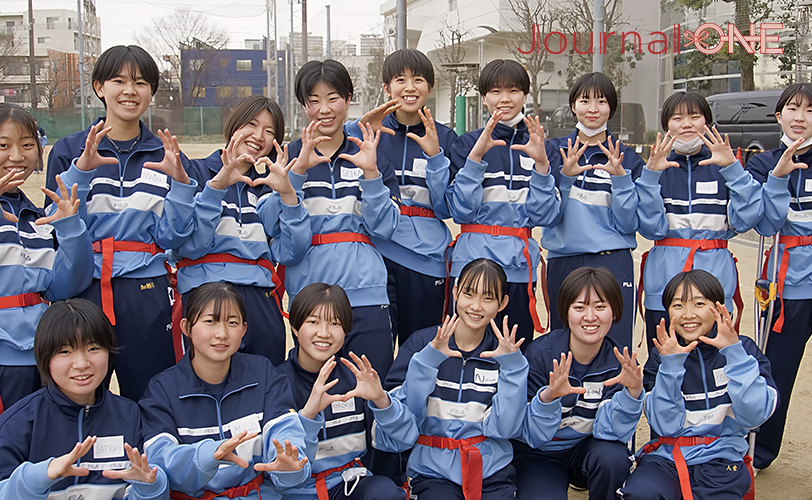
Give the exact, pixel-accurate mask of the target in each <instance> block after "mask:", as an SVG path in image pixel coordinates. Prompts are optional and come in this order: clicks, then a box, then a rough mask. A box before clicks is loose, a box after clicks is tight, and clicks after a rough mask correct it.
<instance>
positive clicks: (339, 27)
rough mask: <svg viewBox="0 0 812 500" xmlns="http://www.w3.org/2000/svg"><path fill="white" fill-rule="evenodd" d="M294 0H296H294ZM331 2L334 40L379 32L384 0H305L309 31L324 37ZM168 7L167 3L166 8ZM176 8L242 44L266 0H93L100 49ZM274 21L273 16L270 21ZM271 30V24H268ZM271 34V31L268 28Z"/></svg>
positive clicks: (259, 20) (18, 1) (10, 2)
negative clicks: (203, 19)
mask: <svg viewBox="0 0 812 500" xmlns="http://www.w3.org/2000/svg"><path fill="white" fill-rule="evenodd" d="M277 1H278V3H277V12H278V15H279V20H278V23H277V26H278V30H279V37H282V36H287V34H288V33H289V32H290V3H289V2H287V1H285V0H277ZM296 1H298V0H296ZM328 3H329V4H331V5H332V7H331V14H332V38H333V40H340V39H344V40H346V39H349V40H350V42H351V43H352V42H355V43H357V42H358V38H359V35H360V34H361V33H367V32H369V33H373V32H374V33H380V32H382V29H383V26H382V23H383V17H381V16H380V15H379V12H380V5H381V3H383V0H331V1H328V0H309V1H308V6H307V10H308V16H307V18H308V31H309V32H310V33H311V34H314V35H321V36H325V37H326V21H325V18H326V14H325V8H324V6H325V5H327V4H328ZM167 6H168V7H167ZM175 7H189V8H191V9H193V10H197V11H200V12H203V13H205V14H206V15H207V16H208V17H209V19H210V20H211V21H212V22H213V23H215V24H217V25H218V26H220V27H223V28H225V29H226V30H228V32H229V34H230V37H231V38H230V39H231V41H230V43H229V47H230V48H243V40H245V39H246V38H250V39H257V38H261V37H262V36H264V35H265V33H266V26H265V19H266V18H265V1H264V0H249V1H246V0H196V1H194V2H188V1H184V0H180V1H179V0H164V1H158V0H96V13H97V15H99V16H100V17H101V18H102V21H101V24H102V34H101V38H102V49H106V48H108V47H111V46H113V45H129V44H132V43H135V40H134V39H133V32H134V31H135V30H138V29H140V28H143V27H145V26H149V25H150V24H151V22H152V21H151V19H152V18H155V17H161V16H166V15H168V14H169V13H171V11H172V9H173V8H175ZM37 9H71V10H74V11H75V10H76V2H75V0H62V1H57V0H34V10H37ZM25 10H28V2H27V0H3V1H2V6H1V7H0V12H2V13H8V12H20V11H25ZM293 16H294V21H293V22H294V29H295V30H296V31H300V30H301V22H302V21H301V5H299V4H298V3H296V4H295V5H294V14H293ZM271 22H273V20H272V21H271ZM271 29H272V30H273V28H271ZM271 37H273V32H271Z"/></svg>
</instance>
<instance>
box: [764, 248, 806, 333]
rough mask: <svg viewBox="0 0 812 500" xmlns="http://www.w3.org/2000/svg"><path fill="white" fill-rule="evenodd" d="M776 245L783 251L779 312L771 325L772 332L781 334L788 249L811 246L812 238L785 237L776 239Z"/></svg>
mask: <svg viewBox="0 0 812 500" xmlns="http://www.w3.org/2000/svg"><path fill="white" fill-rule="evenodd" d="M778 243H779V244H780V245H784V251H783V252H782V253H781V265H780V266H779V267H778V277H777V281H778V297H779V299H780V300H781V312H780V313H779V314H778V319H777V320H776V321H775V324H774V325H773V328H772V329H773V331H774V332H778V333H780V332H781V329H782V328H783V327H784V281H785V280H786V278H787V271H789V249H790V248H795V247H800V246H804V245H812V236H785V235H781V236H779V237H778ZM771 251H772V248H771V249H770V250H767V258H766V259H765V260H764V270H763V271H762V273H761V274H762V276H763V277H766V276H767V263H768V262H769V261H770V252H771Z"/></svg>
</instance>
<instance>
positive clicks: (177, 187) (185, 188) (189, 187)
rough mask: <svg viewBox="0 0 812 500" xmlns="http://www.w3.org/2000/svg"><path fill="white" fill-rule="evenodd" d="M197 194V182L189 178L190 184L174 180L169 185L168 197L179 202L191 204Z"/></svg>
mask: <svg viewBox="0 0 812 500" xmlns="http://www.w3.org/2000/svg"><path fill="white" fill-rule="evenodd" d="M196 192H197V181H196V180H195V179H193V178H191V177H189V184H184V183H182V182H177V181H176V180H175V179H172V180H171V181H170V183H169V193H168V194H167V197H169V196H171V197H172V198H175V199H176V200H179V201H187V200H188V201H189V202H191V201H192V200H193V199H194V197H195V193H196ZM173 194H174V196H173Z"/></svg>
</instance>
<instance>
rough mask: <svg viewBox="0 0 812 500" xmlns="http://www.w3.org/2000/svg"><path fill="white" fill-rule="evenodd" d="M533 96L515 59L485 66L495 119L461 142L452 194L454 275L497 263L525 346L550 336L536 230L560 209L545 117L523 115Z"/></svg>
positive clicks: (485, 89) (485, 92) (455, 150)
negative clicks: (539, 306)
mask: <svg viewBox="0 0 812 500" xmlns="http://www.w3.org/2000/svg"><path fill="white" fill-rule="evenodd" d="M529 92H530V77H529V76H528V75H527V71H526V70H525V69H524V67H522V65H520V64H519V63H517V62H516V61H511V60H502V59H496V60H493V61H491V62H490V63H488V64H487V66H485V68H484V69H483V70H482V74H481V75H480V77H479V93H480V95H481V96H482V101H483V102H484V103H485V105H486V106H487V107H488V111H489V112H490V113H491V118H490V120H488V123H487V124H486V125H485V128H484V129H479V130H475V131H473V132H468V133H467V134H465V135H463V136H461V137H459V138H458V139H457V141H456V142H455V143H454V146H453V147H452V148H451V155H450V156H451V165H452V168H453V170H454V172H455V173H456V175H455V178H454V181H453V182H452V183H451V185H450V186H448V189H447V191H446V201H447V203H448V209H449V211H450V213H451V216H452V217H453V219H454V222H456V223H458V224H460V225H461V226H460V236H459V238H458V239H457V241H456V243H455V244H454V252H453V255H452V265H451V276H452V277H455V278H456V277H458V276H459V275H460V271H461V270H462V268H463V267H464V266H466V265H467V264H468V263H469V262H471V261H473V260H474V259H477V258H480V257H485V258H488V259H493V260H495V261H496V262H498V263H499V265H500V266H501V267H502V268H503V269H504V270H505V272H506V273H507V280H508V285H507V289H506V290H505V293H506V294H507V295H509V296H510V297H511V300H510V305H508V306H507V309H505V313H504V314H506V315H508V316H510V318H511V321H512V322H514V323H516V324H518V325H519V337H520V338H523V339H525V343H524V346H525V348H526V347H527V345H529V343H530V341H531V340H533V331H534V330H535V331H539V332H541V331H543V328H542V326H541V322H540V321H539V319H538V314H537V312H536V299H535V291H534V284H535V282H536V268H537V267H538V265H539V262H540V259H541V254H540V252H539V246H538V242H536V240H535V239H533V237H532V234H531V231H532V229H533V228H534V227H536V226H542V225H547V224H550V223H552V221H553V220H554V219H555V217H556V216H557V215H558V211H559V207H560V201H559V200H558V197H557V191H556V189H555V182H554V179H553V176H551V175H549V174H550V162H549V161H548V157H547V153H546V151H545V145H544V130H543V129H542V127H541V124H540V123H539V121H538V117H536V119H535V120H532V119H530V118H528V117H526V116H525V115H524V113H523V112H522V106H523V105H524V103H525V101H526V100H527V94H528V93H529Z"/></svg>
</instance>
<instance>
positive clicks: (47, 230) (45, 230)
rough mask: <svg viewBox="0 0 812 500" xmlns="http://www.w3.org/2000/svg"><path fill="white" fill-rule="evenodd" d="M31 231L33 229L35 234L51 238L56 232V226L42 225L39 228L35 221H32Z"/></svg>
mask: <svg viewBox="0 0 812 500" xmlns="http://www.w3.org/2000/svg"><path fill="white" fill-rule="evenodd" d="M31 229H33V230H34V232H35V233H37V234H38V235H39V236H50V235H51V233H52V232H53V230H54V226H52V225H50V224H42V225H39V226H38V225H37V224H35V223H34V221H31Z"/></svg>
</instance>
